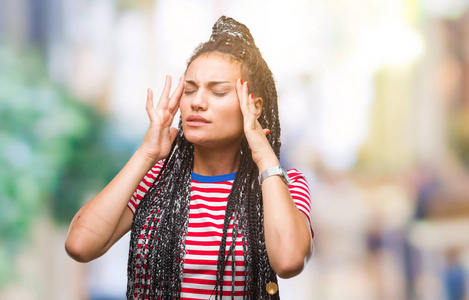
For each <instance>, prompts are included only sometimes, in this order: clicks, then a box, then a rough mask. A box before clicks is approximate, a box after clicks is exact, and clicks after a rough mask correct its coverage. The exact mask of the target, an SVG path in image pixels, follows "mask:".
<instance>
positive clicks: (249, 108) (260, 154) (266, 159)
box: [236, 79, 279, 172]
mask: <svg viewBox="0 0 469 300" xmlns="http://www.w3.org/2000/svg"><path fill="white" fill-rule="evenodd" d="M248 87H249V83H248V82H244V83H243V81H242V80H241V79H238V81H237V82H236V91H237V93H238V99H239V106H240V107H241V112H242V114H243V120H244V134H245V136H246V139H247V141H248V143H249V147H250V148H251V152H252V159H253V160H254V162H255V163H256V164H257V166H258V168H259V171H261V172H262V171H263V170H265V169H267V168H270V167H273V166H275V165H278V164H279V161H278V159H277V156H276V155H275V153H274V151H273V150H272V147H271V146H270V144H269V141H268V140H267V138H266V135H267V134H269V132H270V130H269V129H268V128H262V126H261V124H260V123H259V121H258V118H259V116H260V115H261V113H262V104H263V99H262V98H260V97H254V96H253V94H248Z"/></svg>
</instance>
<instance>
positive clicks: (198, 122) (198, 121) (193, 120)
mask: <svg viewBox="0 0 469 300" xmlns="http://www.w3.org/2000/svg"><path fill="white" fill-rule="evenodd" d="M186 122H187V125H189V126H203V125H206V124H208V123H210V121H209V120H207V119H205V118H204V117H202V116H199V115H190V116H189V117H188V118H187V119H186Z"/></svg>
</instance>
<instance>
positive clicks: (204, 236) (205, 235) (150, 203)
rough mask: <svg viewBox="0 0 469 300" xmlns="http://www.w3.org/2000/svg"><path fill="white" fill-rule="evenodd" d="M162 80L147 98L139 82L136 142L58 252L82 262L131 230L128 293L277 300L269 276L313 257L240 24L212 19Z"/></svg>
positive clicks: (262, 80)
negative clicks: (175, 78)
mask: <svg viewBox="0 0 469 300" xmlns="http://www.w3.org/2000/svg"><path fill="white" fill-rule="evenodd" d="M170 90H171V78H170V77H167V78H166V84H165V87H164V89H163V92H162V95H161V97H160V99H159V102H158V104H157V106H156V108H155V107H154V105H153V93H152V91H151V90H148V95H147V104H146V109H147V113H148V116H149V119H150V126H149V128H148V131H147V133H146V135H145V137H144V139H143V142H142V144H141V146H140V147H139V148H138V150H137V151H136V152H135V154H134V155H133V156H132V157H131V159H130V160H129V162H128V163H127V164H126V165H125V166H124V168H123V169H122V170H121V171H120V172H119V173H118V174H117V176H116V177H115V178H114V179H113V180H112V181H111V182H110V183H109V184H108V185H107V186H106V187H105V188H104V189H103V190H102V191H101V192H100V193H99V194H98V195H96V196H95V197H94V198H93V199H92V200H90V201H89V202H88V203H87V204H85V205H84V206H83V207H82V208H81V209H80V210H79V211H78V213H77V214H76V216H75V218H74V219H73V221H72V223H71V225H70V230H69V234H68V237H67V241H66V244H65V246H66V250H67V252H68V253H69V255H70V256H71V257H73V258H74V259H76V260H77V261H80V262H87V261H90V260H92V259H95V258H97V257H99V256H101V255H103V254H104V253H105V252H106V251H107V250H108V249H109V248H110V247H111V246H112V245H113V244H114V243H115V242H116V241H117V240H119V239H120V238H121V237H122V236H123V235H124V234H125V233H127V232H128V231H129V230H131V241H130V249H129V263H128V286H127V298H128V299H220V298H225V297H226V298H228V299H278V298H279V296H278V289H277V285H276V282H277V279H276V276H277V275H278V276H280V277H282V278H289V277H292V276H295V275H297V274H299V273H300V272H301V270H302V269H303V266H304V264H305V261H306V260H307V258H308V257H309V256H310V255H311V249H312V230H311V224H310V220H309V212H310V199H309V190H308V186H307V183H306V181H305V179H304V177H303V175H302V174H301V173H299V172H298V171H297V170H294V169H293V170H288V171H285V170H284V169H283V168H282V167H281V166H280V164H279V156H280V125H279V118H278V111H277V92H276V89H275V83H274V80H273V76H272V73H271V71H270V69H269V68H268V66H267V64H266V63H265V61H264V59H263V58H262V56H261V53H260V51H259V49H258V48H257V47H256V45H255V44H254V40H253V38H252V36H251V34H250V32H249V30H248V28H247V27H246V26H244V25H243V24H241V23H238V22H237V21H235V20H234V19H231V18H227V17H221V18H220V19H219V20H218V21H217V22H216V23H215V25H214V26H213V30H212V35H211V37H210V40H209V41H207V42H205V43H203V44H201V45H200V46H199V47H198V48H197V49H196V50H195V52H194V54H193V56H192V58H191V59H190V60H189V63H188V67H187V70H186V73H185V76H184V77H182V78H181V79H180V80H179V83H178V85H177V87H176V89H175V91H174V92H173V94H172V95H171V96H170ZM178 109H180V112H181V119H180V124H179V129H175V128H170V126H171V124H172V121H173V118H174V115H175V114H176V112H177V110H178ZM129 199H130V201H129Z"/></svg>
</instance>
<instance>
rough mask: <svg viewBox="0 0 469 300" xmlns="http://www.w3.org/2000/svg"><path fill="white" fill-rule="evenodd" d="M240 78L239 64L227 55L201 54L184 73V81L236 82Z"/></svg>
mask: <svg viewBox="0 0 469 300" xmlns="http://www.w3.org/2000/svg"><path fill="white" fill-rule="evenodd" d="M240 77H241V63H240V62H239V61H237V60H235V59H233V58H232V57H230V56H229V55H227V54H222V53H209V54H202V55H200V56H199V57H197V58H196V59H194V60H193V61H192V62H191V64H190V65H189V67H188V68H187V71H186V79H187V80H194V81H211V80H221V79H224V80H230V79H232V80H236V79H238V78H240Z"/></svg>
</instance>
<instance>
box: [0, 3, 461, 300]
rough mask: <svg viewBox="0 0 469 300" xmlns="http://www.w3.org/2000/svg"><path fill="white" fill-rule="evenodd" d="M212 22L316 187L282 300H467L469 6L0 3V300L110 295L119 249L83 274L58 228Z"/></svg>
mask: <svg viewBox="0 0 469 300" xmlns="http://www.w3.org/2000/svg"><path fill="white" fill-rule="evenodd" d="M222 14H226V15H229V16H232V17H234V18H236V19H238V20H239V21H241V22H243V23H245V24H246V25H247V26H248V27H249V28H250V29H251V32H252V34H253V35H254V38H255V39H256V42H257V45H258V46H259V48H260V49H261V51H262V52H263V55H264V58H265V59H266V61H267V62H268V64H269V66H270V67H271V69H272V71H273V73H274V75H275V78H276V81H277V86H278V93H279V101H280V103H279V105H280V114H281V121H282V129H283V130H282V133H283V134H282V141H283V148H282V163H283V164H284V165H285V166H286V167H288V168H292V167H294V168H297V169H299V170H300V171H302V172H303V173H305V174H306V176H307V179H308V181H309V184H310V188H311V192H312V216H311V217H312V222H313V228H314V230H315V246H316V250H315V254H314V256H313V257H312V259H311V260H310V261H309V263H308V265H307V266H306V268H305V270H304V271H303V273H302V274H301V275H299V276H298V277H295V278H293V279H290V280H281V281H280V293H281V296H282V297H283V299H321V300H339V299H340V300H342V299H349V300H377V299H379V300H381V299H384V300H401V299H402V300H407V299H408V300H413V299H435V300H440V299H441V300H463V299H464V300H467V299H469V275H468V274H469V174H468V168H469V1H467V0H353V1H350V0H327V1H325V0H295V1H280V0H269V1H267V0H257V1H248V0H245V1H228V0H94V1H93V0H0V299H8V300H9V299H20V300H22V299H28V300H29V299H33V300H34V299H91V300H105V299H107V300H118V299H124V296H125V288H126V267H127V266H126V264H127V254H128V253H127V251H128V236H126V237H124V238H123V239H122V240H121V241H120V242H118V243H117V244H116V245H115V247H114V248H112V249H111V250H110V251H109V252H108V253H107V254H106V255H104V256H103V257H102V258H99V259H97V260H96V261H93V262H92V263H89V264H79V263H76V262H74V261H73V260H71V259H70V258H68V256H67V255H66V253H65V251H64V241H65V237H66V234H67V229H68V224H69V222H70V220H71V218H72V217H73V215H74V214H75V213H76V211H77V210H78V209H79V207H81V205H83V203H85V202H86V201H88V200H89V199H90V198H91V197H93V195H95V194H96V193H97V192H99V190H100V189H101V188H103V187H104V185H105V184H106V183H107V182H108V181H109V180H110V179H111V178H112V177H113V176H114V175H115V174H116V173H117V172H118V171H119V170H120V168H121V167H122V166H123V165H124V164H125V162H126V161H127V160H128V158H129V157H130V156H131V154H132V153H133V151H135V150H136V148H137V147H138V145H139V143H140V141H141V140H142V138H143V135H144V133H145V130H146V128H147V125H148V121H147V117H146V113H145V109H144V106H145V99H146V89H147V88H152V89H154V90H155V93H156V94H159V93H160V91H161V89H162V86H163V83H164V76H165V75H166V74H169V75H171V76H173V78H179V76H180V75H182V74H183V73H184V71H185V67H186V61H187V59H188V58H189V56H190V55H191V53H192V51H193V49H194V48H195V47H196V46H197V45H198V44H199V43H201V42H203V41H205V40H207V39H208V37H209V35H210V32H211V26H212V25H213V23H214V22H215V21H216V19H218V17H219V16H220V15H222Z"/></svg>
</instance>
